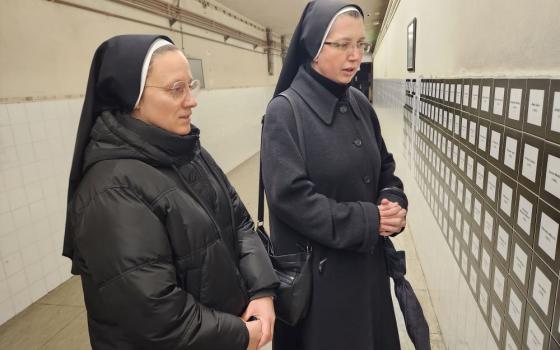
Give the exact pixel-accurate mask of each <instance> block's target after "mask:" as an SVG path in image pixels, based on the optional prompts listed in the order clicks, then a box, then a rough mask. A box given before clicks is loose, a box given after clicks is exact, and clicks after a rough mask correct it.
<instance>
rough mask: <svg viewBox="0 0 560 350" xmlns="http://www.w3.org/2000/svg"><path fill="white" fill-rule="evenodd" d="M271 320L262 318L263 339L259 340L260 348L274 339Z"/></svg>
mask: <svg viewBox="0 0 560 350" xmlns="http://www.w3.org/2000/svg"><path fill="white" fill-rule="evenodd" d="M270 326H271V325H270V320H261V332H262V335H261V339H260V341H259V345H258V348H260V347H261V346H264V345H265V344H266V343H268V342H269V341H271V340H272V333H271V330H270V328H271V327H270Z"/></svg>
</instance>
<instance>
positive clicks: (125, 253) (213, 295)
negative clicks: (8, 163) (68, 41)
mask: <svg viewBox="0 0 560 350" xmlns="http://www.w3.org/2000/svg"><path fill="white" fill-rule="evenodd" d="M158 38H163V39H165V40H167V41H169V42H171V40H169V38H167V37H161V36H148V35H125V36H117V37H115V38H112V39H109V40H107V41H106V42H104V43H103V44H102V45H101V46H100V47H99V48H98V49H97V51H96V53H95V56H94V59H93V62H92V67H91V71H90V77H89V80H88V88H87V92H86V96H85V101H84V107H83V110H82V115H81V119H80V124H79V127H78V134H77V139H76V146H75V150H74V159H73V162H72V170H71V173H70V181H69V188H68V212H67V217H66V231H65V238H64V250H63V254H64V255H65V256H67V257H69V258H71V259H72V273H74V274H79V275H81V278H82V285H83V289H84V299H85V304H86V309H87V315H88V327H89V335H90V341H91V346H92V348H94V349H119V350H121V349H124V350H128V349H200V350H203V349H204V350H206V349H239V350H245V349H246V348H247V345H248V341H249V336H248V331H247V328H246V326H245V324H244V323H243V321H242V320H241V318H239V316H240V315H241V314H242V312H243V311H244V310H245V309H246V306H247V305H248V303H249V301H250V300H252V299H256V298H259V297H261V296H271V295H273V294H274V289H275V288H276V286H277V284H278V281H277V278H276V276H275V274H274V271H273V269H272V266H271V264H270V261H269V259H268V255H267V254H266V251H265V250H264V247H263V245H262V242H261V241H260V239H259V238H258V236H257V235H256V233H255V232H254V231H253V222H252V221H251V218H250V217H249V214H248V213H247V211H246V209H245V207H244V205H243V203H242V202H241V200H240V198H239V197H238V195H237V193H236V192H235V190H234V189H233V187H232V186H231V185H230V184H229V182H228V180H227V178H226V177H225V175H224V174H223V173H222V171H221V170H220V168H219V167H218V165H217V164H216V163H215V162H214V160H213V159H212V157H210V155H209V154H208V153H207V152H206V151H205V150H204V149H203V148H201V146H200V143H199V137H198V136H199V130H198V129H196V128H195V127H193V128H192V131H191V133H190V134H189V135H186V136H180V135H175V134H172V133H169V132H167V131H165V130H163V129H159V128H157V127H155V126H150V125H146V124H144V123H143V122H141V121H140V120H137V119H135V118H134V117H133V116H131V115H130V114H131V111H132V110H133V108H134V105H135V103H136V100H137V99H138V95H139V93H140V87H141V86H140V84H141V71H142V66H143V63H144V60H145V59H146V55H147V53H148V50H149V48H150V47H151V45H152V43H154V41H155V40H156V39H158ZM147 59H150V58H149V57H148V58H147Z"/></svg>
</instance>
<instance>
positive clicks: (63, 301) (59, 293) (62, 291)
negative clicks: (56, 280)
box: [37, 276, 85, 307]
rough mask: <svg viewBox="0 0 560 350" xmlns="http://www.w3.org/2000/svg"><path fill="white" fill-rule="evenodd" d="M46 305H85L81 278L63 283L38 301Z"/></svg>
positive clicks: (74, 278)
mask: <svg viewBox="0 0 560 350" xmlns="http://www.w3.org/2000/svg"><path fill="white" fill-rule="evenodd" d="M37 302H38V303H39V304H44V305H66V306H82V307H85V305H84V295H83V292H82V282H81V280H80V277H79V276H74V277H72V278H70V279H69V280H67V281H65V282H64V283H62V284H61V285H60V286H58V287H57V288H55V289H53V290H51V291H50V292H49V293H47V295H45V296H44V297H42V298H41V299H39V300H38V301H37Z"/></svg>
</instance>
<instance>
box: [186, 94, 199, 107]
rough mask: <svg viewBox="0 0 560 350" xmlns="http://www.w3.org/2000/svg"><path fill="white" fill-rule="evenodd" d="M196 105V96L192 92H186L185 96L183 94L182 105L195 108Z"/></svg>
mask: <svg viewBox="0 0 560 350" xmlns="http://www.w3.org/2000/svg"><path fill="white" fill-rule="evenodd" d="M196 106H198V102H197V101H196V98H195V97H194V96H193V95H192V94H187V96H185V98H184V99H183V107H184V108H195V107H196Z"/></svg>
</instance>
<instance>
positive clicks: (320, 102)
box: [291, 66, 338, 125]
mask: <svg viewBox="0 0 560 350" xmlns="http://www.w3.org/2000/svg"><path fill="white" fill-rule="evenodd" d="M291 87H292V88H293V89H294V90H295V91H296V93H297V94H298V95H299V96H300V97H301V98H302V99H303V100H304V101H305V102H306V104H307V105H308V106H309V107H310V108H311V109H312V110H313V112H314V113H315V114H316V115H317V117H319V119H321V120H322V121H323V123H325V124H327V125H331V124H332V122H333V119H334V114H335V107H336V104H337V102H338V99H337V98H336V96H334V95H333V94H332V93H331V92H330V91H329V90H327V89H326V88H325V87H324V86H322V85H321V84H319V82H317V81H316V80H315V79H313V77H312V76H310V75H309V73H307V72H306V71H305V69H304V68H303V66H301V67H299V71H298V73H297V75H296V77H295V78H294V81H293V82H292V85H291Z"/></svg>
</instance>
